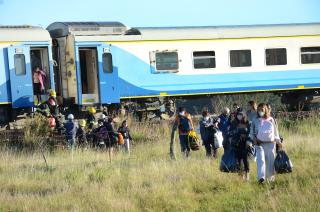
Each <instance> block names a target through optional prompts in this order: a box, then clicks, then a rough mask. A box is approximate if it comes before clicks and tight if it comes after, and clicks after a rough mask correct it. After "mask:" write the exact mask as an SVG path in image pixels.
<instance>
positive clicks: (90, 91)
mask: <svg viewBox="0 0 320 212" xmlns="http://www.w3.org/2000/svg"><path fill="white" fill-rule="evenodd" d="M78 52H79V54H78V61H79V62H78V65H79V66H78V67H79V69H78V70H80V73H79V74H78V77H79V76H80V79H81V81H80V83H81V87H80V88H81V89H78V91H80V92H81V95H80V101H79V104H83V105H88V104H95V103H98V102H99V87H98V66H97V61H98V59H97V49H96V48H94V47H79V51H78ZM78 79H79V78H78Z"/></svg>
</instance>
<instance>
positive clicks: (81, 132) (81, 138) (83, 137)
mask: <svg viewBox="0 0 320 212" xmlns="http://www.w3.org/2000/svg"><path fill="white" fill-rule="evenodd" d="M85 127H86V120H84V119H81V120H79V128H78V130H77V134H76V138H77V141H78V144H79V146H84V145H86V144H87V133H86V130H85Z"/></svg>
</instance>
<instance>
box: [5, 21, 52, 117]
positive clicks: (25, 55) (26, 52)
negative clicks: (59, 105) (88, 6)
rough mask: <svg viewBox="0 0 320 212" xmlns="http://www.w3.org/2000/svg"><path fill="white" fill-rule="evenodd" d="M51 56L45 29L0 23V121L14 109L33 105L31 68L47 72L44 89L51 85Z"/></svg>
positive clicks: (49, 39) (48, 35) (49, 41)
mask: <svg viewBox="0 0 320 212" xmlns="http://www.w3.org/2000/svg"><path fill="white" fill-rule="evenodd" d="M51 58H52V56H51V37H50V34H49V33H48V31H46V30H45V29H42V28H40V27H32V26H0V104H1V107H0V108H1V109H0V110H1V111H0V113H1V115H0V116H1V121H5V120H7V118H10V117H9V116H10V115H12V114H13V113H12V112H13V111H14V112H16V111H19V109H25V108H28V109H30V108H31V107H33V106H34V99H36V98H35V97H34V91H33V74H32V71H33V69H34V68H35V67H39V68H41V69H42V70H43V71H44V72H45V73H46V78H45V80H44V85H45V90H49V89H51V88H54V80H53V68H52V63H51V61H52V59H51ZM13 108H14V110H12V109H13Z"/></svg>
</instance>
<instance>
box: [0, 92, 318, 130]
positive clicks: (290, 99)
mask: <svg viewBox="0 0 320 212" xmlns="http://www.w3.org/2000/svg"><path fill="white" fill-rule="evenodd" d="M319 93H320V90H296V91H282V92H275V93H273V94H275V95H277V96H279V97H280V98H281V103H282V104H283V106H284V107H283V108H284V109H285V110H286V111H288V112H290V111H310V110H318V109H319V108H320V107H319V106H320V94H319ZM246 94H248V93H246ZM255 94H259V93H255ZM217 96H219V95H203V96H187V97H152V98H138V99H128V100H122V101H121V103H120V104H111V105H106V106H99V105H98V111H100V112H101V113H102V112H104V113H106V114H108V115H112V116H118V115H120V114H121V115H122V116H128V115H131V116H132V117H134V118H136V120H137V121H150V120H171V119H173V118H174V117H175V114H176V110H177V108H176V107H177V105H178V104H177V102H179V103H180V102H186V103H187V104H189V105H191V106H193V102H194V100H195V99H199V98H203V99H207V98H208V99H213V98H212V97H217ZM208 106H209V107H210V105H203V108H205V107H207V108H208ZM61 108H62V113H63V114H64V115H65V114H67V113H74V114H75V116H76V117H77V118H84V117H85V113H83V111H84V108H82V107H79V106H75V105H71V106H70V105H69V106H68V105H64V106H62V107H61ZM34 111H35V108H23V109H14V108H11V105H3V106H1V107H0V127H1V128H3V127H4V126H8V124H9V123H12V122H17V120H20V119H24V118H25V117H27V116H31V115H32V114H33V113H34ZM198 112H199V111H198Z"/></svg>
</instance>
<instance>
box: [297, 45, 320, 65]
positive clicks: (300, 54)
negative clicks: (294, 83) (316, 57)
mask: <svg viewBox="0 0 320 212" xmlns="http://www.w3.org/2000/svg"><path fill="white" fill-rule="evenodd" d="M312 47H318V48H320V46H315V45H313V46H300V47H299V61H300V65H303V66H304V65H309V66H310V65H316V64H320V62H319V63H302V57H301V56H302V51H301V49H302V48H312Z"/></svg>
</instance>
